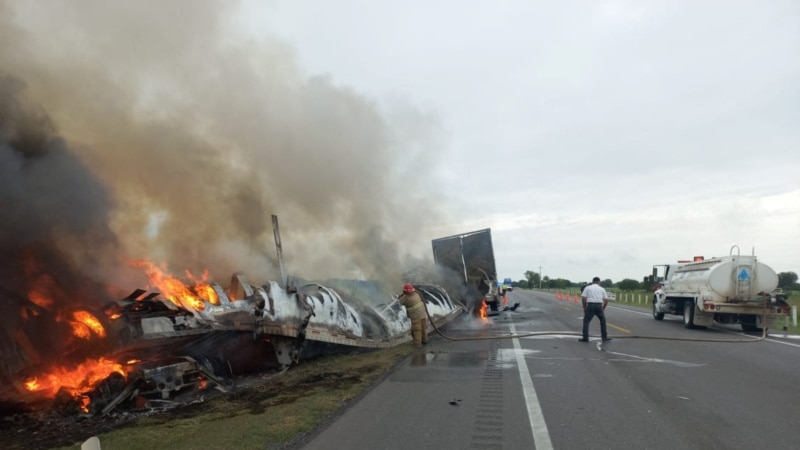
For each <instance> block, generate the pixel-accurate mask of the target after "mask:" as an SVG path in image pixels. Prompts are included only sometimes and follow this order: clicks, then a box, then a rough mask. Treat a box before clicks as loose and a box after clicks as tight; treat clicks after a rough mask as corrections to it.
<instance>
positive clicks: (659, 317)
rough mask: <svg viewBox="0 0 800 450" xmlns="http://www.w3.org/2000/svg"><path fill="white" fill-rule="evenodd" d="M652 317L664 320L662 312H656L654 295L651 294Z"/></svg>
mask: <svg viewBox="0 0 800 450" xmlns="http://www.w3.org/2000/svg"><path fill="white" fill-rule="evenodd" d="M653 319H656V320H664V313H662V312H656V297H655V296H653Z"/></svg>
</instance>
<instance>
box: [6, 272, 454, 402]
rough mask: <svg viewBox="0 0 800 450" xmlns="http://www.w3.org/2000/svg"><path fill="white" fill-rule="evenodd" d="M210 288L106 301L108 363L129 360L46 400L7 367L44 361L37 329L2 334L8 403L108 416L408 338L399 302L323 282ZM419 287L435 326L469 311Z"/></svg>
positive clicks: (440, 292) (434, 289)
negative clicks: (375, 302) (35, 339)
mask: <svg viewBox="0 0 800 450" xmlns="http://www.w3.org/2000/svg"><path fill="white" fill-rule="evenodd" d="M209 286H210V287H211V289H212V290H213V292H214V295H213V296H214V297H216V298H215V299H214V302H213V303H212V302H210V301H207V300H202V301H200V302H193V303H191V304H190V303H186V302H183V303H181V304H180V305H176V304H175V302H173V301H171V300H170V299H165V298H164V297H163V296H162V295H161V294H160V293H157V292H153V293H147V291H145V290H142V289H137V290H135V291H134V292H132V293H131V294H130V295H129V296H127V297H125V298H123V299H121V300H117V301H113V302H111V303H110V304H108V305H107V306H106V307H105V308H104V311H103V312H102V313H100V314H98V317H101V318H103V319H102V320H101V322H102V323H104V324H105V327H104V329H105V330H106V333H105V338H104V341H108V342H111V344H110V345H108V343H107V344H106V345H104V346H103V348H104V349H108V352H107V353H105V354H104V355H103V358H102V361H104V362H106V363H111V362H118V361H124V362H122V363H111V364H110V366H109V367H110V368H109V369H108V370H107V372H106V374H107V375H108V376H107V377H105V378H103V379H98V380H96V382H91V381H90V380H89V374H88V372H89V371H87V375H86V376H87V378H86V380H84V381H83V382H82V383H81V384H83V388H82V389H63V388H62V389H61V390H60V391H59V392H52V394H55V395H51V396H49V397H50V398H48V399H46V400H45V399H43V398H42V396H41V395H36V392H34V391H36V389H33V388H32V386H33V385H34V384H35V383H36V382H37V381H36V380H35V379H33V378H30V377H29V376H28V375H29V374H30V371H29V370H24V369H25V367H23V370H19V371H18V373H17V374H10V373H8V372H9V369H10V368H12V367H17V368H19V367H21V364H20V361H19V360H20V359H24V360H36V359H37V357H36V355H35V354H33V355H24V356H23V357H22V358H20V357H19V353H20V351H23V352H24V351H25V350H27V351H28V352H29V353H35V349H33V348H31V346H30V345H27V344H26V342H25V341H26V340H28V337H29V336H26V335H25V333H24V332H20V330H18V331H17V332H15V333H14V335H13V336H4V337H6V338H8V339H10V340H11V341H12V343H15V344H16V347H17V351H16V352H14V354H12V353H11V352H8V353H7V352H3V353H5V354H4V355H2V356H3V359H4V361H3V363H4V364H3V365H4V366H5V367H4V371H5V372H6V373H5V374H4V375H5V377H8V379H9V380H10V381H11V382H10V383H8V384H6V389H2V390H0V403H2V404H3V405H10V404H17V405H26V408H22V409H42V408H44V409H49V407H52V406H53V405H54V404H55V405H56V408H57V409H60V410H63V411H65V412H70V411H72V412H75V413H81V412H82V413H89V414H100V415H102V414H107V413H109V412H110V411H112V410H114V409H115V408H117V407H118V406H120V405H122V404H126V405H129V406H133V407H134V408H135V407H137V406H138V407H141V406H144V405H146V404H154V403H158V402H159V401H164V400H167V399H171V398H174V397H177V396H179V395H181V393H184V392H187V391H192V390H195V389H190V388H196V389H205V388H206V387H211V386H213V387H215V388H217V389H219V390H222V391H228V390H230V389H231V388H232V387H233V385H234V382H233V380H234V379H235V378H236V377H237V376H239V375H247V374H253V373H258V372H259V371H264V370H276V369H286V368H288V367H289V366H291V365H292V364H296V363H298V362H300V361H301V360H302V359H307V358H312V357H314V356H318V355H320V354H322V353H331V352H337V351H342V350H346V349H348V348H349V349H352V348H367V349H368V348H375V349H377V348H388V347H392V346H396V345H399V344H402V343H405V342H407V341H409V340H410V336H409V330H410V322H409V320H408V318H407V316H406V312H405V309H404V308H402V307H401V306H400V305H399V303H397V302H396V301H392V302H390V303H388V304H382V305H379V306H377V307H376V306H372V305H368V304H365V303H363V302H361V301H359V300H356V299H349V298H345V296H343V295H342V294H340V293H339V292H338V291H337V290H335V289H333V288H330V287H326V286H322V285H319V284H307V285H303V286H300V287H297V288H295V287H293V286H291V285H290V286H289V287H288V288H283V287H281V286H280V284H279V283H277V282H274V281H270V282H268V283H266V284H263V285H260V286H258V285H253V284H251V283H250V282H248V280H246V279H245V277H244V276H243V275H241V274H235V275H234V276H233V277H232V280H231V285H230V286H229V287H228V288H227V289H225V288H223V287H222V286H220V285H219V284H217V283H211V284H209ZM416 286H417V289H418V291H419V292H420V293H421V294H422V297H423V299H424V300H425V304H426V307H427V310H428V313H429V315H430V317H431V320H432V321H433V323H434V324H435V325H436V326H442V325H444V324H446V323H448V322H450V321H452V320H453V319H455V318H456V317H457V316H458V315H459V314H461V313H462V312H463V310H464V307H463V306H462V305H459V304H457V303H454V302H453V301H452V300H451V298H450V297H449V296H448V294H447V292H446V291H445V290H444V289H443V288H442V287H440V286H438V285H434V284H417V285H416ZM395 300H396V299H395ZM29 306H30V307H33V306H34V305H29ZM429 326H431V325H429ZM14 341H16V342H14ZM12 359H13V360H14V361H12ZM14 362H16V364H14ZM23 374H26V375H23ZM42 378H44V377H42ZM26 380H27V381H26ZM32 380H33V381H32ZM4 384H5V383H4ZM10 386H14V387H16V389H15V390H10V389H8V388H9V387H10ZM14 391H16V392H14ZM4 394H5V395H4ZM47 400H49V401H47Z"/></svg>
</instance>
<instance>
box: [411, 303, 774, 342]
mask: <svg viewBox="0 0 800 450" xmlns="http://www.w3.org/2000/svg"><path fill="white" fill-rule="evenodd" d="M422 304H423V305H424V307H425V315H426V316H427V317H428V321H429V322H430V323H431V325H432V326H433V330H434V331H435V332H436V334H438V335H439V336H441V337H442V338H443V339H445V340H448V341H483V340H493V339H515V338H524V337H529V336H554V335H557V336H563V335H567V336H582V335H583V333H578V332H575V331H534V332H530V333H517V334H503V335H497V336H472V337H452V336H448V335H446V334H445V333H444V332H442V330H441V329H440V328H439V327H437V326H436V323H434V321H433V319H432V318H431V315H430V313H429V312H428V305H426V304H425V301H424V300H423V302H422ZM763 306H764V308H763V311H762V315H761V323H766V318H767V303H766V300H765V301H764V303H763ZM613 338H614V339H650V340H661V341H687V342H720V343H726V344H728V343H744V342H759V341H763V340H764V339H766V338H767V327H762V333H761V336H760V337H752V338H748V339H709V338H681V337H668V336H648V335H628V336H622V335H619V336H618V335H615V336H613Z"/></svg>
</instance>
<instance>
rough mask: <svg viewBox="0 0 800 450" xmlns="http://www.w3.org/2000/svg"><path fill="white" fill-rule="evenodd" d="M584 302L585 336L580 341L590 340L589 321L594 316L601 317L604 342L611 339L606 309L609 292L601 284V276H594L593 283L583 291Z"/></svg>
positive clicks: (582, 298)
mask: <svg viewBox="0 0 800 450" xmlns="http://www.w3.org/2000/svg"><path fill="white" fill-rule="evenodd" d="M581 302H582V303H583V337H582V338H581V339H578V340H579V341H580V342H589V322H591V321H592V319H593V318H594V316H597V317H598V318H599V319H600V336H601V337H602V339H603V342H608V341H610V340H611V338H610V337H608V331H606V315H605V312H604V311H605V309H606V306H607V305H608V293H607V292H606V290H605V289H603V287H602V286H600V277H594V278H593V279H592V284H590V285H588V286H586V287H585V288H584V289H583V292H582V293H581Z"/></svg>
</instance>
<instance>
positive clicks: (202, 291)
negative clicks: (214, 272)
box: [131, 260, 219, 311]
mask: <svg viewBox="0 0 800 450" xmlns="http://www.w3.org/2000/svg"><path fill="white" fill-rule="evenodd" d="M131 265H133V266H134V267H140V268H142V269H144V271H145V273H146V274H147V278H148V279H149V281H150V284H151V285H152V286H153V287H155V288H157V289H158V290H160V291H161V293H162V294H164V296H165V297H166V298H167V299H168V300H169V301H171V302H172V303H174V304H175V305H177V306H181V307H186V308H190V309H194V310H199V311H202V310H203V309H205V304H204V303H203V300H206V301H208V302H209V303H212V304H215V305H218V304H219V297H218V296H217V293H216V292H215V291H214V289H213V288H212V287H211V285H210V284H208V282H207V280H208V278H209V274H208V271H207V270H206V271H204V272H203V275H202V277H201V278H200V279H197V278H195V276H194V275H192V273H191V272H189V271H188V270H187V271H186V276H187V278H188V279H189V280H191V281H192V282H193V283H194V285H193V286H188V285H186V284H184V283H183V282H182V281H181V280H179V279H178V278H176V277H173V276H172V275H168V274H166V273H165V270H166V267H164V268H163V269H162V268H160V267H158V266H156V265H155V264H154V263H153V262H150V261H146V260H140V261H133V262H132V263H131Z"/></svg>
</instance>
